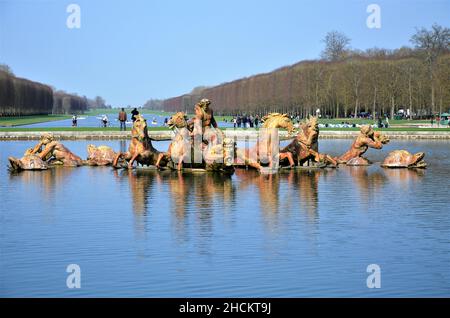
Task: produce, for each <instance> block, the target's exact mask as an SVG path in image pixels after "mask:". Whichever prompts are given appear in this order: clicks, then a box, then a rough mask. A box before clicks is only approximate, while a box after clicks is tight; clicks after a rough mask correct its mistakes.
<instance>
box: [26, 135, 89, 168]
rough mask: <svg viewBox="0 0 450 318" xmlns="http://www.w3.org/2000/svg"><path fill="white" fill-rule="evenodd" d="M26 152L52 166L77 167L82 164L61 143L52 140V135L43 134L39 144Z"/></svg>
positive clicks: (79, 159)
mask: <svg viewBox="0 0 450 318" xmlns="http://www.w3.org/2000/svg"><path fill="white" fill-rule="evenodd" d="M42 147H44V149H42ZM41 149H42V150H41ZM28 152H29V154H36V155H37V156H39V158H41V159H42V160H44V161H47V162H48V163H50V164H54V165H64V166H67V167H78V166H81V165H82V164H83V161H82V160H81V158H80V157H78V156H77V155H75V154H74V153H72V152H71V151H70V150H69V149H68V148H66V147H65V146H64V145H63V144H62V143H60V142H58V141H56V140H54V137H53V135H51V134H48V133H47V134H43V135H42V136H41V139H40V141H39V143H38V144H37V145H36V146H35V147H34V148H33V149H32V150H29V151H28Z"/></svg>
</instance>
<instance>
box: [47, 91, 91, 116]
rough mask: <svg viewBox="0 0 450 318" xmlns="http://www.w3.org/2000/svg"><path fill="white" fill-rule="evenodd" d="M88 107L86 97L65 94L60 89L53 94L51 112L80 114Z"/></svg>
mask: <svg viewBox="0 0 450 318" xmlns="http://www.w3.org/2000/svg"><path fill="white" fill-rule="evenodd" d="M87 109H88V100H87V98H86V97H80V96H77V95H74V94H67V93H65V92H62V91H58V92H54V94H53V109H52V113H53V114H80V113H83V112H84V111H86V110H87Z"/></svg>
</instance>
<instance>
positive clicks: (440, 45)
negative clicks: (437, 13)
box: [411, 24, 450, 111]
mask: <svg viewBox="0 0 450 318" xmlns="http://www.w3.org/2000/svg"><path fill="white" fill-rule="evenodd" d="M411 42H412V43H413V44H414V45H415V46H416V48H417V49H419V51H421V52H422V53H423V54H424V57H425V62H426V64H427V66H428V75H429V78H430V84H431V107H432V111H434V110H435V83H434V72H435V68H436V61H437V58H438V57H439V56H440V55H442V54H443V53H444V52H447V51H449V50H450V29H449V28H445V27H442V26H440V25H438V24H433V26H432V27H431V30H427V29H425V28H421V29H419V30H417V32H416V34H414V35H413V36H412V37H411Z"/></svg>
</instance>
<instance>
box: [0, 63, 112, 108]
mask: <svg viewBox="0 0 450 318" xmlns="http://www.w3.org/2000/svg"><path fill="white" fill-rule="evenodd" d="M91 108H111V106H110V105H106V102H105V100H104V99H103V98H102V97H100V96H97V97H95V98H94V99H89V98H87V97H86V96H78V95H77V94H70V93H67V92H65V91H62V90H55V89H54V88H53V87H51V86H49V85H45V84H41V83H38V82H34V81H30V80H28V79H24V78H19V77H16V76H15V75H14V73H13V72H12V70H11V68H10V67H9V66H7V65H5V64H1V65H0V116H26V115H48V114H80V113H83V112H84V111H86V110H88V109H91Z"/></svg>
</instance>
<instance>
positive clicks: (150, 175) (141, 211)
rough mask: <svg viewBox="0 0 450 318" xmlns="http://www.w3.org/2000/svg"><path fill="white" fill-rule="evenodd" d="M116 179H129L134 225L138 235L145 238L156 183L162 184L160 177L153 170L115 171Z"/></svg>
mask: <svg viewBox="0 0 450 318" xmlns="http://www.w3.org/2000/svg"><path fill="white" fill-rule="evenodd" d="M113 171H114V176H115V177H116V179H119V180H120V179H122V181H123V179H126V178H127V179H128V183H129V189H130V191H129V192H130V194H131V204H132V206H133V214H134V225H135V231H136V234H137V235H138V236H140V237H145V234H146V232H147V230H148V229H147V216H148V211H149V209H150V207H149V200H150V195H151V193H152V190H153V188H154V183H159V182H160V176H159V174H158V173H157V172H156V171H151V170H140V169H138V170H135V171H128V170H113Z"/></svg>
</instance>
